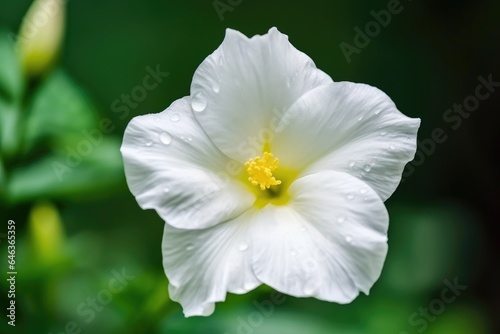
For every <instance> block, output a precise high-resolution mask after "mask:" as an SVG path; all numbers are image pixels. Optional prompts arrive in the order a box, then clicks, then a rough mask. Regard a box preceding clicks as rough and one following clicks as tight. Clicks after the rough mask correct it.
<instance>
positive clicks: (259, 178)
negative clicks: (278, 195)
mask: <svg viewBox="0 0 500 334" xmlns="http://www.w3.org/2000/svg"><path fill="white" fill-rule="evenodd" d="M278 163H279V160H278V158H275V157H273V154H272V153H269V152H264V154H263V155H262V157H255V158H253V159H250V160H248V161H247V162H246V163H245V167H246V168H247V173H248V175H249V177H248V181H250V183H251V184H253V185H254V186H259V187H260V189H261V190H266V189H269V188H270V187H271V186H276V185H278V184H281V181H280V180H276V178H275V177H274V176H273V171H274V170H275V169H276V168H278Z"/></svg>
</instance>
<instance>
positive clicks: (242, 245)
mask: <svg viewBox="0 0 500 334" xmlns="http://www.w3.org/2000/svg"><path fill="white" fill-rule="evenodd" d="M238 249H239V250H240V251H242V252H244V251H246V250H247V249H248V244H247V243H246V242H242V243H241V244H240V245H239V246H238Z"/></svg>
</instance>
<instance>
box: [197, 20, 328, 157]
mask: <svg viewBox="0 0 500 334" xmlns="http://www.w3.org/2000/svg"><path fill="white" fill-rule="evenodd" d="M331 82H332V79H331V78H330V77H329V76H328V75H326V74H325V73H324V72H322V71H320V70H318V69H317V68H316V66H315V65H314V63H313V61H312V60H311V59H310V58H309V57H308V56H307V55H305V54H304V53H302V52H300V51H298V50H297V49H295V48H294V47H293V46H292V45H291V44H290V42H289V41H288V37H287V36H286V35H283V34H282V33H280V32H279V31H278V30H277V29H276V28H272V29H270V30H269V33H268V34H266V35H263V36H259V35H257V36H254V37H252V38H247V37H246V36H244V35H243V34H241V33H240V32H238V31H235V30H231V29H227V31H226V37H225V39H224V41H223V43H222V45H221V46H220V47H219V48H218V49H217V50H216V51H215V52H214V53H212V54H211V55H210V56H208V57H207V58H206V59H205V60H204V61H203V63H202V64H201V65H200V66H199V67H198V69H197V70H196V73H195V74H194V77H193V82H192V84H191V97H192V107H193V110H194V111H195V115H196V118H197V119H198V121H199V122H200V124H201V125H202V127H203V129H204V130H205V131H206V132H207V133H208V135H209V136H210V138H211V139H212V140H213V142H214V143H215V144H216V145H217V147H219V148H220V149H221V150H222V152H224V153H225V154H227V155H228V156H230V157H232V158H233V159H236V160H238V161H240V162H245V161H246V160H248V159H250V158H253V157H255V156H257V155H259V154H261V153H262V148H263V146H264V145H265V144H266V141H268V139H269V138H268V137H269V136H270V135H272V131H273V128H274V127H275V126H276V125H277V124H278V121H279V119H280V118H281V116H282V115H283V113H284V112H285V111H286V110H287V109H288V108H289V107H290V106H291V105H292V104H293V102H295V101H296V100H297V99H298V98H299V97H300V96H302V95H303V94H305V93H306V92H308V91H310V90H311V89H313V88H315V87H318V86H320V85H324V84H328V83H331ZM221 129H226V131H221Z"/></svg>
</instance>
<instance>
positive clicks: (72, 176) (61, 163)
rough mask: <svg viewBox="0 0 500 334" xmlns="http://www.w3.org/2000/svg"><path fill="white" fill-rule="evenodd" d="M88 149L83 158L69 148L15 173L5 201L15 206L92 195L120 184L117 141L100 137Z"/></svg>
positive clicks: (121, 173)
mask: <svg viewBox="0 0 500 334" xmlns="http://www.w3.org/2000/svg"><path fill="white" fill-rule="evenodd" d="M83 142H87V143H90V142H88V141H86V139H82V140H81V143H83ZM88 147H89V148H90V153H88V155H86V156H82V155H81V154H80V153H82V152H80V151H77V150H74V149H71V150H69V148H68V150H66V151H61V152H58V153H57V154H53V155H50V156H48V157H46V158H44V159H41V160H39V161H37V162H35V163H33V164H32V165H29V166H26V167H22V168H20V169H18V170H14V171H13V173H12V174H11V177H10V179H9V183H8V184H7V199H8V201H9V202H11V203H17V202H21V201H26V200H32V199H36V198H44V197H55V198H62V197H65V198H67V197H68V196H70V197H80V196H81V195H84V194H85V193H88V194H93V195H95V194H96V193H98V192H99V191H103V190H106V189H107V188H108V187H110V186H112V185H116V184H117V183H118V182H121V181H122V180H123V165H122V160H121V155H120V151H119V149H120V142H119V141H118V140H115V139H112V138H103V139H102V141H101V142H100V143H99V145H97V146H88ZM79 152H80V153H79Z"/></svg>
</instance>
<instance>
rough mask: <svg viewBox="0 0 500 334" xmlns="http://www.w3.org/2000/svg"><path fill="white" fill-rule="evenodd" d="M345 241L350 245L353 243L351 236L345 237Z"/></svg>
mask: <svg viewBox="0 0 500 334" xmlns="http://www.w3.org/2000/svg"><path fill="white" fill-rule="evenodd" d="M345 241H347V242H348V243H351V242H352V237H351V236H350V235H348V236H346V237H345Z"/></svg>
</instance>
